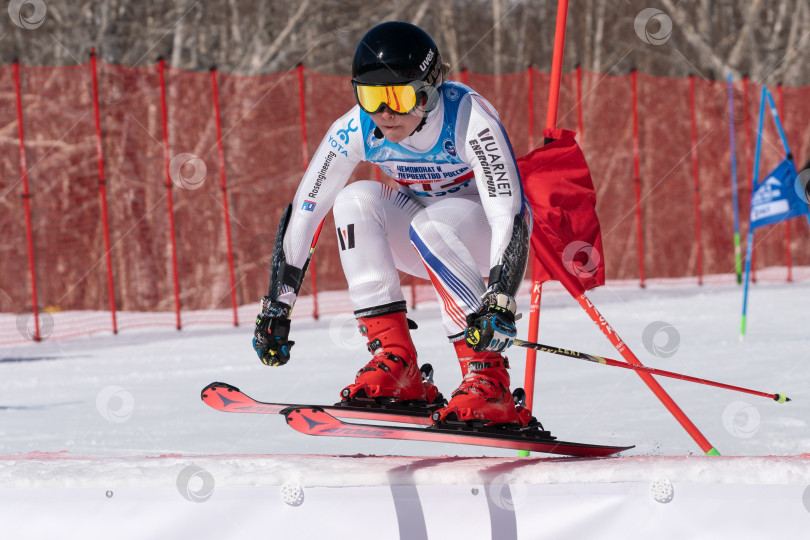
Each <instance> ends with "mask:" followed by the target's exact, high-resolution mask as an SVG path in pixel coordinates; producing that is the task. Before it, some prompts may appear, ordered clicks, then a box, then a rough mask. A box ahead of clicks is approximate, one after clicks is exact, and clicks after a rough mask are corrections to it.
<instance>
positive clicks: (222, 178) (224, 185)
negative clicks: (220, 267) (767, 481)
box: [211, 66, 239, 326]
mask: <svg viewBox="0 0 810 540" xmlns="http://www.w3.org/2000/svg"><path fill="white" fill-rule="evenodd" d="M211 90H212V92H213V98H214V115H215V120H216V122H215V123H216V125H217V157H218V159H219V183H220V187H221V189H222V217H223V220H224V221H225V242H226V243H227V246H228V274H229V276H230V279H231V306H232V307H233V325H234V326H239V315H238V310H237V305H236V275H235V273H234V269H233V242H232V241H231V215H230V212H229V211H228V180H227V176H226V174H225V150H224V149H223V148H222V113H221V110H220V108H219V86H218V85H217V68H216V66H214V67H212V68H211Z"/></svg>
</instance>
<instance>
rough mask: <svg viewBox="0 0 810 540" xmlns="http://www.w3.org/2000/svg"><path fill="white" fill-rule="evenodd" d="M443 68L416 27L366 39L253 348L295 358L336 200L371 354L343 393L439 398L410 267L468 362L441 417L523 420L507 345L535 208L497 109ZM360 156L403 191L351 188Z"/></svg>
mask: <svg viewBox="0 0 810 540" xmlns="http://www.w3.org/2000/svg"><path fill="white" fill-rule="evenodd" d="M448 67H449V66H448V65H447V64H443V63H442V60H441V56H440V55H439V51H438V49H437V47H436V44H435V43H434V42H433V40H432V39H431V38H430V36H428V34H427V33H425V32H424V31H423V30H421V29H420V28H418V27H416V26H414V25H412V24H409V23H405V22H386V23H383V24H380V25H378V26H375V27H374V28H372V29H371V30H370V31H368V33H367V34H366V35H365V36H364V37H363V38H362V40H361V41H360V43H359V45H358V46H357V49H356V51H355V54H354V59H353V62H352V81H351V83H352V87H353V89H354V94H355V98H356V100H357V105H356V106H355V107H353V108H352V109H351V110H350V111H349V112H348V113H346V114H345V115H343V116H342V117H341V118H340V119H338V120H337V121H336V122H335V123H334V124H332V126H331V127H330V129H329V131H328V133H327V134H326V136H325V137H324V139H323V141H322V142H321V144H320V147H319V148H318V150H317V152H316V153H315V155H314V156H313V158H312V161H311V162H310V164H309V167H308V168H307V171H306V173H305V174H304V177H303V179H302V180H301V184H300V185H299V187H298V190H297V192H296V194H295V199H294V201H293V203H292V207H291V208H292V210H291V211H289V212H288V213H287V214H288V215H286V216H285V217H283V218H282V223H281V224H280V226H279V233H278V234H279V235H281V237H280V238H279V237H277V239H276V245H277V248H276V249H275V250H274V251H275V252H274V256H273V264H272V267H273V275H272V277H271V294H270V295H269V296H265V297H264V298H263V299H262V310H261V313H260V314H259V315H258V317H257V320H256V330H255V334H254V339H253V347H254V350H255V351H256V353H257V354H258V356H259V358H260V359H261V361H262V362H263V363H264V364H266V365H270V366H279V365H284V364H286V363H287V362H288V361H289V359H290V350H291V347H292V345H293V344H294V342H293V341H290V340H289V331H290V319H289V315H290V311H291V309H292V306H293V303H294V302H295V299H296V294H297V293H298V291H299V289H300V287H301V283H302V280H303V277H304V273H305V271H306V265H307V262H308V260H309V259H308V257H309V255H310V248H311V245H312V241H313V238H314V236H315V233H316V230H317V228H318V225H319V224H320V223H321V221H322V220H323V218H324V216H325V215H326V213H327V212H328V211H329V209H330V208H332V209H333V213H334V219H335V224H336V226H337V235H338V243H339V246H340V250H341V251H340V260H341V264H342V266H343V271H344V273H345V275H346V279H347V281H348V284H349V296H350V298H351V301H352V304H353V306H354V309H355V311H354V314H355V316H356V317H357V320H358V322H359V328H360V331H361V333H362V334H363V335H364V336H365V338H366V339H367V340H368V349H369V351H370V352H371V353H372V355H373V356H372V358H371V360H369V362H368V363H367V364H366V365H365V367H363V368H362V369H360V370H359V371H358V372H357V374H356V377H355V380H354V382H353V383H352V384H349V385H348V386H346V387H345V388H344V389H343V390H342V391H341V398H342V399H343V400H344V401H347V402H348V401H351V400H358V399H374V400H388V401H392V402H407V403H426V404H428V406H429V405H431V404H432V405H443V404H444V402H443V400H442V398H441V397H440V394H439V392H438V390H437V389H436V387H435V386H434V385H433V384H432V382H429V380H423V376H422V373H421V372H420V369H419V366H418V364H417V353H416V347H415V346H414V343H413V341H412V339H411V335H410V329H409V323H410V324H411V325H412V326H414V327H415V325H413V323H412V321H409V320H408V319H407V318H406V303H405V300H404V296H403V292H402V289H401V286H400V280H399V276H398V273H397V270H401V271H403V272H405V273H407V274H411V275H414V276H417V277H420V278H424V279H430V281H431V282H432V284H433V286H434V288H435V290H436V294H437V297H438V300H439V303H440V304H441V306H442V322H443V325H444V328H445V330H446V332H447V336H448V339H449V340H450V342H451V343H452V344H453V346H454V347H455V352H456V355H457V356H458V360H459V363H460V365H461V372H462V375H463V380H462V382H461V384H460V386H459V387H458V389H456V390H455V391H454V392H453V394H452V397H451V399H450V401H449V403H447V405H446V406H444V407H440V408H438V409H437V410H436V412H435V413H434V415H433V419H434V421H435V422H437V423H442V422H446V421H460V422H469V421H477V422H478V423H484V424H487V425H495V424H516V425H519V426H525V425H527V424H528V423H529V421H530V419H531V413H530V412H529V411H528V410H527V409H525V408H524V407H522V406H520V405H516V403H515V400H514V398H513V396H512V393H511V391H510V389H509V385H510V378H509V374H508V372H507V368H508V367H509V362H508V360H507V358H506V357H504V356H503V354H502V353H503V351H504V350H505V349H506V348H507V347H508V346H509V345H511V341H512V340H513V339H514V338H515V335H516V329H515V311H516V304H515V299H514V297H515V294H516V292H517V290H518V287H519V285H520V282H521V280H522V278H523V274H524V272H525V269H526V262H527V258H528V249H529V236H530V232H531V210H530V208H529V206H528V204H527V202H526V201H525V199H524V197H523V190H522V187H521V182H520V176H519V173H518V168H517V165H516V163H515V157H514V155H513V153H512V148H511V145H510V143H509V139H508V137H507V135H506V133H505V131H504V128H503V126H502V125H501V124H500V122H499V120H498V115H497V112H496V111H495V109H494V108H493V107H492V105H490V103H489V102H488V101H487V100H486V99H484V98H483V97H482V96H480V95H479V94H477V93H476V92H475V91H474V90H472V89H471V88H469V87H467V86H465V85H463V84H460V83H457V82H453V81H448V80H446V79H445V76H446V74H447V71H448ZM361 161H370V162H372V163H374V164H376V165H377V166H379V167H380V169H381V170H382V171H383V172H385V173H386V174H387V175H389V176H390V177H392V178H393V179H395V180H396V182H397V184H398V188H397V189H393V188H391V187H389V186H386V185H385V184H382V183H380V182H376V181H358V182H354V183H352V184H349V185H348V186H346V183H347V181H348V179H349V177H350V175H351V173H352V171H353V169H354V168H355V166H356V165H357V164H358V163H359V162H361ZM285 219H287V220H288V222H285ZM280 241H281V242H282V243H279V242H280ZM485 276H486V277H488V284H485V282H484V279H483V277H485ZM440 400H441V401H440Z"/></svg>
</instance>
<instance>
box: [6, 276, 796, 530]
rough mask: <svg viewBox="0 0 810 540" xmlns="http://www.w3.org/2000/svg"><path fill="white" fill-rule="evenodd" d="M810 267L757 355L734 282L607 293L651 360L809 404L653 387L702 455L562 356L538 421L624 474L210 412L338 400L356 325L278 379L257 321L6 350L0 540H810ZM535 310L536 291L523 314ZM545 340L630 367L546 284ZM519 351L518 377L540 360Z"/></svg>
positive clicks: (602, 375)
mask: <svg viewBox="0 0 810 540" xmlns="http://www.w3.org/2000/svg"><path fill="white" fill-rule="evenodd" d="M794 274H795V275H797V276H799V277H800V281H799V282H797V283H790V284H789V283H784V282H781V281H780V280H781V279H782V276H783V275H784V273H783V269H771V270H769V271H767V272H760V276H759V277H760V281H759V283H758V284H757V285H756V286H754V288H753V290H752V295H751V299H750V304H749V322H748V324H749V333H748V338H747V340H746V341H745V342H744V343H741V342H740V341H739V340H738V338H737V333H738V327H739V310H740V303H741V290H740V288H739V287H738V286H737V285H736V284H734V283H733V279H732V278H730V277H729V276H718V277H713V278H709V279H707V283H706V285H704V286H703V287H698V286H696V285H695V284H694V283H692V282H691V281H689V280H668V281H663V280H661V281H652V282H650V283H649V284H648V287H647V289H646V290H640V289H638V288H637V287H636V286H635V284H634V283H611V284H609V285H608V286H606V287H603V288H600V289H597V290H595V291H592V292H590V293H589V296H590V298H591V299H592V300H593V301H594V303H595V304H596V306H597V307H598V308H599V310H600V311H601V312H602V313H603V315H604V316H605V317H606V318H607V320H608V321H609V322H610V324H611V325H612V326H613V328H614V329H615V330H616V331H617V332H618V333H619V335H620V336H622V338H623V339H624V341H625V342H626V343H627V344H628V345H629V347H630V348H631V349H632V350H633V351H634V352H635V353H636V354H637V355H638V356H639V357H640V358H641V360H642V361H643V362H644V363H645V364H646V365H648V366H651V367H657V368H661V369H666V370H669V371H676V372H682V373H685V374H689V375H693V376H696V377H701V378H707V379H712V380H717V381H721V382H726V383H729V384H734V385H737V386H743V387H748V388H753V389H757V390H762V391H765V392H784V393H786V394H787V395H788V396H790V397H791V398H792V401H791V402H789V403H786V404H783V405H780V404H778V403H775V402H773V401H770V400H768V399H765V398H761V397H757V396H752V395H748V394H740V393H735V392H731V391H727V390H721V389H716V388H711V387H707V386H703V385H697V384H693V383H687V382H682V381H677V380H672V379H666V378H658V380H659V381H660V382H661V384H662V385H663V386H664V387H665V388H666V390H667V391H668V392H669V393H670V394H671V395H672V397H673V398H674V399H675V401H676V402H677V403H678V404H679V405H680V406H681V408H682V409H683V410H684V411H685V412H686V413H687V414H688V415H689V417H690V418H691V419H692V420H693V421H694V423H695V424H696V425H697V426H698V428H699V429H701V431H702V432H703V434H704V435H705V436H706V437H707V438H708V440H709V441H710V442H711V443H712V444H713V445H714V446H715V447H716V448H717V449H718V450H719V451H720V452H721V453H722V454H723V455H724V456H725V457H720V458H718V457H705V456H703V455H702V452H701V451H700V449H699V448H698V447H697V445H696V444H695V443H694V442H693V441H692V440H691V438H690V437H689V436H688V435H687V434H686V432H685V431H684V430H683V429H682V428H681V427H680V425H679V424H678V423H677V422H676V421H675V420H674V419H673V418H672V417H671V416H670V415H669V413H668V412H667V410H666V409H665V408H664V407H663V406H662V405H661V404H660V403H659V402H658V401H657V399H656V398H655V397H654V396H653V394H652V393H651V392H650V391H649V390H648V389H647V387H646V386H645V385H644V384H643V382H642V381H641V379H640V378H639V377H638V376H637V375H636V374H634V373H633V372H631V371H628V370H622V369H617V368H612V367H605V366H600V365H597V364H593V363H587V362H583V361H579V360H573V359H568V358H564V357H557V356H552V355H549V354H540V355H538V369H537V373H538V379H537V392H536V397H535V409H534V412H535V415H536V416H537V417H538V418H539V419H540V420H541V421H542V422H543V424H544V426H545V427H546V429H548V430H550V431H551V432H552V433H553V434H555V435H556V436H557V437H558V438H560V439H564V440H573V441H581V442H593V443H613V444H622V445H628V444H635V445H636V447H635V448H634V449H632V450H630V451H627V452H625V453H624V454H623V455H622V456H621V457H614V458H605V459H592V460H585V459H574V458H559V457H545V456H540V455H534V456H531V457H529V458H519V457H517V456H516V455H515V452H513V451H508V450H499V449H492V448H483V447H473V446H459V445H449V444H431V443H421V442H405V441H376V440H360V439H340V438H334V439H332V438H321V437H307V436H304V435H301V434H298V433H297V432H295V431H293V430H291V429H289V428H287V427H286V426H285V425H284V420H283V418H281V417H280V416H277V415H256V414H226V413H221V412H218V411H214V410H211V409H209V408H208V407H206V406H205V405H203V404H202V402H201V401H200V398H199V396H200V390H201V389H202V388H203V387H204V386H205V385H206V384H208V383H209V382H212V381H214V380H221V381H225V382H228V383H231V384H234V385H236V386H238V387H240V388H241V389H242V390H243V391H245V392H247V393H248V394H250V395H253V396H254V397H256V398H259V399H264V400H272V401H295V402H312V403H329V402H333V401H335V400H336V399H337V396H338V391H339V390H340V388H342V386H343V385H344V384H346V383H347V382H349V381H351V380H352V378H353V376H354V372H355V371H356V370H357V369H358V368H359V367H360V366H361V365H362V364H363V363H364V362H365V359H366V357H367V354H368V353H367V352H365V350H364V343H363V341H362V340H361V339H360V336H359V335H358V334H357V333H356V329H355V328H354V322H353V319H352V317H351V316H350V315H349V314H344V315H337V316H330V317H324V318H322V319H321V320H319V321H315V320H311V319H309V320H308V319H301V318H299V319H297V320H296V322H295V323H294V326H293V338H294V339H295V340H296V342H297V344H296V345H295V347H294V349H293V359H292V361H291V362H290V364H288V365H287V366H284V367H281V368H267V367H265V366H263V365H261V364H260V363H259V362H258V360H257V359H256V358H255V356H254V353H253V352H252V350H251V348H250V338H251V333H252V325H250V324H248V325H243V326H241V327H239V328H232V327H210V326H209V327H202V326H196V327H189V328H187V329H184V330H183V331H181V332H178V331H175V330H166V329H159V328H151V329H150V328H146V329H141V330H138V331H127V332H124V333H122V334H121V335H118V336H111V335H105V336H95V337H90V338H78V339H67V340H49V341H45V342H43V343H27V344H24V345H19V346H13V347H12V346H7V347H3V348H0V396H2V397H0V523H2V526H3V537H9V538H24V539H25V538H37V539H38V538H51V537H56V536H59V537H66V538H70V537H76V538H79V537H81V538H88V537H93V538H102V537H110V536H114V537H117V538H186V537H188V538H190V537H203V538H209V537H210V538H214V537H216V538H228V537H238V538H252V537H262V538H266V537H271V538H319V537H326V536H327V535H328V536H330V537H332V536H344V535H354V534H356V530H357V529H356V526H357V521H356V520H357V518H356V516H357V509H358V508H363V509H364V515H366V516H371V517H367V523H365V524H364V526H368V527H372V528H373V529H374V530H375V531H377V534H376V536H377V537H379V538H406V537H407V538H427V537H430V538H450V537H459V535H461V536H464V537H467V538H479V537H480V538H518V537H520V538H555V539H556V538H617V537H621V538H650V537H653V536H655V537H656V538H673V539H675V538H678V539H680V538H713V539H714V538H718V537H720V538H724V537H729V538H731V537H733V538H758V537H761V535H762V534H763V533H768V534H776V535H777V536H781V537H783V538H802V537H803V536H802V535H803V534H804V533H803V532H801V531H806V530H808V529H807V527H810V455H808V452H810V427H808V423H807V422H808V418H810V370H809V369H808V368H809V367H810V347H809V346H808V345H810V340H808V337H807V330H806V321H807V319H808V317H807V315H808V307H807V306H808V304H807V299H808V298H810V271H809V269H796V270H795V271H794ZM525 290H526V288H525V287H524V293H525ZM331 294H332V295H333V297H332V298H331V299H330V298H326V299H325V300H326V301H332V302H335V303H338V304H339V303H340V302H344V303H345V294H343V295H342V296H341V293H331ZM527 302H528V296H527V295H526V294H523V295H521V297H520V298H519V305H520V308H521V309H522V310H524V311H527V309H528V306H527V305H526V304H527ZM254 309H255V308H254ZM249 310H250V308H245V309H244V310H243V311H249ZM304 312H306V310H304ZM299 314H300V312H299ZM409 316H410V317H412V318H413V319H415V320H416V321H417V322H418V323H419V326H420V328H419V329H418V330H417V331H415V333H414V335H415V341H416V343H417V347H418V350H419V354H420V360H421V361H422V362H425V361H430V362H431V363H432V364H433V365H434V367H435V369H436V374H435V379H436V382H437V384H438V386H439V388H440V389H441V390H442V391H444V392H445V393H449V392H450V391H451V390H452V389H453V388H454V387H455V385H456V384H458V382H459V378H460V374H459V371H458V368H457V367H456V365H455V361H454V359H453V356H452V348H451V346H450V345H449V344H448V343H447V342H446V340H445V338H444V336H443V331H442V329H441V328H440V323H439V321H440V319H439V316H438V312H437V309H436V305H429V304H421V305H420V306H419V308H418V309H416V310H412V311H411V312H410V314H409ZM58 317H59V315H58V314H56V315H55V316H54V324H56V325H58V324H59V318H58ZM527 319H528V317H525V318H524V319H522V320H521V321H520V322H519V335H521V336H525V335H526V333H527V330H526V325H527ZM243 320H245V319H244V318H243ZM247 320H250V319H247ZM540 341H541V342H543V343H546V344H549V345H554V346H560V347H564V348H568V349H575V350H580V351H583V352H590V353H594V354H599V355H602V356H605V357H608V358H620V356H619V354H618V353H616V351H615V350H613V349H612V347H611V345H610V344H609V343H608V341H607V340H606V338H604V337H603V336H602V335H601V333H600V332H599V330H598V329H597V328H596V327H595V326H594V325H593V323H592V322H591V321H590V319H588V317H587V315H586V314H585V313H584V312H583V311H582V310H581V309H580V308H579V306H578V305H576V303H575V302H574V300H573V299H571V298H570V297H569V296H568V295H567V294H566V293H565V292H563V291H562V290H561V289H560V288H559V287H558V286H556V287H555V286H554V285H551V286H547V287H546V288H545V289H544V296H543V302H542V315H541V330H540ZM509 356H510V359H511V361H512V365H513V371H512V375H513V380H514V382H515V383H516V384H521V383H522V379H523V370H524V366H525V350H524V349H520V348H513V349H511V350H510V353H509ZM730 456H739V457H730ZM335 488H340V489H335ZM181 495H182V497H181ZM209 498H210V501H209ZM190 501H191V502H206V503H207V504H205V505H195V504H189V502H190ZM304 501H306V502H305V503H304ZM44 502H46V503H47V508H48V519H46V520H42V519H40V518H39V516H40V514H41V512H42V509H43V508H45V507H46V506H44V504H43V503H44ZM460 505H461V506H460ZM459 508H465V509H467V510H468V512H467V513H465V516H466V517H465V518H464V519H463V520H459V519H458V517H455V518H454V517H453V516H456V515H457V512H458V510H459ZM353 516H354V517H353ZM122 523H126V525H122ZM268 531H272V532H271V533H268ZM268 534H269V536H268Z"/></svg>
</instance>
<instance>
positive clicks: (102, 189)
mask: <svg viewBox="0 0 810 540" xmlns="http://www.w3.org/2000/svg"><path fill="white" fill-rule="evenodd" d="M90 71H91V74H92V78H93V113H94V116H95V119H96V155H97V157H98V193H99V197H100V199H101V220H102V226H103V230H104V253H105V257H106V259H107V295H108V296H109V298H110V316H111V317H112V331H113V334H117V333H118V322H117V320H116V313H115V282H114V280H113V268H112V249H111V247H110V220H109V217H108V213H107V180H106V178H105V176H104V148H103V146H102V138H101V107H100V105H99V100H98V70H97V63H96V50H95V49H90Z"/></svg>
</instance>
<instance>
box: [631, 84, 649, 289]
mask: <svg viewBox="0 0 810 540" xmlns="http://www.w3.org/2000/svg"><path fill="white" fill-rule="evenodd" d="M636 73H637V72H636V70H635V69H633V71H632V73H631V75H630V80H631V81H632V85H633V176H634V177H633V182H634V184H635V189H636V238H637V242H638V279H639V287H641V288H642V289H643V288H644V287H646V283H645V282H644V232H643V230H642V225H641V149H640V144H639V139H638V82H637V78H638V77H637V74H636Z"/></svg>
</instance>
